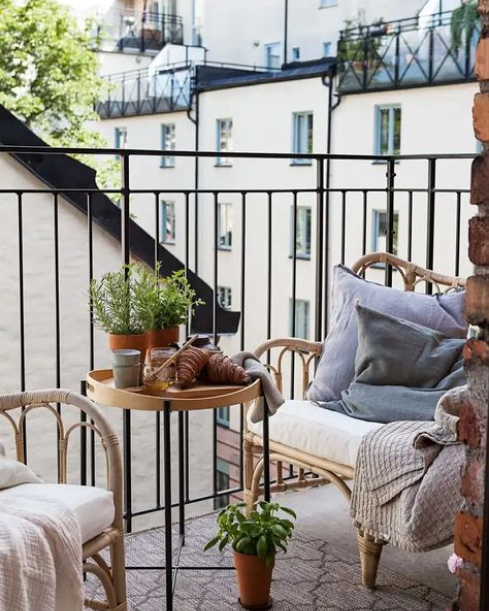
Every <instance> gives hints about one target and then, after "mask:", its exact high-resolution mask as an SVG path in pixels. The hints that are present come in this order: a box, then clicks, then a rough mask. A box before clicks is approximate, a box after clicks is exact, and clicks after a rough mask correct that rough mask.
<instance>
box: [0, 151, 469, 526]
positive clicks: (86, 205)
mask: <svg viewBox="0 0 489 611" xmlns="http://www.w3.org/2000/svg"><path fill="white" fill-rule="evenodd" d="M73 154H77V155H81V154H89V155H100V156H102V157H104V156H105V157H107V156H114V155H118V156H120V159H121V164H122V170H123V171H122V185H121V187H120V188H118V189H110V190H106V191H104V193H106V195H107V196H108V197H111V196H112V195H118V196H119V197H120V201H121V205H120V208H118V207H117V206H115V205H114V214H113V215H112V217H111V218H105V225H107V223H108V225H110V226H111V227H113V229H114V232H113V234H112V235H106V236H105V235H104V232H103V231H100V227H103V226H104V223H102V222H101V216H104V217H107V216H108V212H107V209H106V206H105V207H104V206H102V205H101V204H103V203H104V202H102V201H101V198H103V197H104V196H103V194H102V193H101V192H100V190H99V189H97V188H96V187H95V186H90V185H88V186H84V185H80V184H78V183H75V180H74V181H73V182H74V184H73V186H71V185H70V183H69V180H68V178H69V175H68V174H67V173H64V174H63V173H62V184H61V185H60V186H59V187H57V188H55V187H53V178H52V176H53V175H54V169H55V168H54V166H55V165H56V164H61V166H62V167H63V164H64V163H65V161H63V160H66V155H73ZM162 154H163V151H161V150H136V149H125V150H120V149H74V148H71V149H51V148H48V147H46V148H43V147H15V146H2V147H0V163H1V164H3V163H5V162H6V159H8V160H9V161H8V164H9V168H10V170H9V174H8V175H9V178H8V180H9V181H10V183H9V184H8V185H6V184H4V185H2V188H1V189H0V228H1V230H0V231H3V233H1V235H2V236H3V238H2V243H3V246H4V248H3V249H2V251H1V252H0V261H1V265H2V269H3V270H5V273H4V274H2V280H1V281H0V286H1V287H2V294H5V295H8V296H9V299H8V300H7V299H5V300H2V306H1V308H2V316H1V318H2V330H1V333H2V341H1V342H0V350H3V355H2V357H1V363H2V376H1V377H0V394H7V393H9V392H17V391H19V390H25V389H26V388H29V389H33V388H36V387H41V386H42V387H46V386H52V385H55V386H61V387H68V388H73V389H74V390H78V389H79V387H80V381H82V380H84V379H85V375H86V373H87V371H88V370H91V369H95V368H103V367H104V366H107V365H108V359H109V352H108V350H107V348H106V340H105V338H104V337H103V334H101V332H99V331H98V330H97V329H96V328H94V324H93V318H92V315H91V312H90V309H89V307H88V302H87V299H88V297H87V296H88V294H89V283H90V281H91V280H92V278H93V277H99V276H100V274H101V273H103V272H104V271H113V269H114V267H110V266H114V265H119V264H121V263H128V262H129V261H130V259H131V257H132V256H133V255H134V254H136V256H140V254H139V251H138V245H137V243H136V242H137V235H135V234H136V232H135V231H134V227H135V225H134V221H132V220H131V215H132V214H133V212H134V210H135V214H136V218H137V219H138V218H139V217H141V218H142V216H144V214H145V211H146V212H147V213H148V214H147V215H146V218H149V219H152V221H151V222H152V223H153V227H152V230H151V233H152V235H153V236H154V240H155V247H154V257H153V259H154V260H152V261H151V262H152V263H154V264H157V263H158V262H161V263H162V264H163V269H164V267H165V261H164V254H163V255H162V251H161V249H160V248H158V246H159V244H160V242H164V241H165V238H164V235H163V233H162V232H163V231H166V228H165V229H162V224H161V218H162V217H161V207H160V206H161V202H162V201H165V202H166V201H169V200H171V201H172V202H173V205H174V206H175V213H176V219H177V223H178V225H177V226H176V227H175V226H174V227H172V234H174V235H175V237H176V240H175V244H174V246H173V247H174V248H180V249H181V253H182V262H183V263H182V264H183V266H184V268H185V269H186V270H191V271H193V272H195V273H198V274H202V275H203V276H204V277H205V278H206V279H207V282H209V283H210V285H211V286H212V290H213V295H214V301H213V307H214V308H215V309H216V311H217V307H218V297H219V294H220V291H219V289H220V287H222V286H223V285H224V286H231V285H232V287H233V289H232V302H233V303H232V308H233V309H235V310H239V311H240V314H241V316H240V326H239V329H238V333H237V334H236V335H235V336H233V337H228V338H222V340H221V344H223V343H224V346H223V348H224V350H226V351H227V352H228V353H231V352H233V351H235V352H237V351H239V350H243V349H247V350H252V349H253V348H255V347H256V346H257V345H258V344H259V343H261V342H262V341H264V340H265V339H267V338H272V337H280V336H282V337H284V336H290V335H292V336H293V335H297V334H302V335H303V336H307V338H308V339H316V340H322V339H323V337H324V336H325V334H326V333H327V329H328V320H329V312H330V309H331V299H330V290H331V277H332V268H333V265H335V264H338V263H345V264H348V263H352V262H353V261H355V260H357V259H358V258H359V257H360V256H362V255H364V254H366V253H368V252H372V251H373V250H386V251H389V252H394V253H397V254H398V255H399V256H400V257H402V258H404V259H408V260H412V261H415V262H417V263H419V264H422V265H426V267H427V268H430V269H433V268H434V267H436V268H437V269H438V270H439V271H443V272H446V273H451V274H455V275H459V274H460V273H462V274H466V273H467V272H468V267H467V266H468V260H467V257H466V254H465V253H466V252H467V242H466V224H467V219H468V218H469V216H470V215H471V213H472V212H471V210H470V205H469V188H468V187H469V175H470V162H471V160H472V158H473V157H474V155H469V154H466V155H440V156H434V155H429V156H403V157H378V156H362V155H350V156H349V155H331V156H327V155H321V154H310V155H298V154H297V153H295V154H288V153H283V154H267V153H248V152H247V153H236V152H235V153H232V152H229V153H228V154H227V156H228V158H229V160H230V163H232V164H233V169H234V170H235V171H236V172H237V174H236V178H235V180H233V182H232V187H230V183H229V182H226V183H225V184H224V185H222V184H218V183H216V182H215V181H216V180H217V181H219V180H221V176H222V175H221V174H219V173H218V174H217V175H216V173H215V172H212V171H210V174H211V176H212V178H211V179H209V180H208V181H207V183H208V184H206V186H205V187H199V188H198V189H195V186H194V176H193V174H192V171H189V172H188V173H182V179H181V180H182V181H185V182H182V184H179V185H178V186H175V187H173V188H167V187H166V188H165V187H164V186H162V185H161V184H160V183H159V182H158V179H157V172H156V171H153V170H152V168H153V166H154V167H157V165H158V163H159V160H160V158H161V155H162ZM9 155H10V156H14V159H15V160H17V161H19V162H21V163H22V165H23V166H25V167H27V168H32V171H33V174H34V176H35V178H33V183H32V184H31V186H26V181H25V169H24V167H22V168H20V167H19V173H18V183H17V182H16V181H15V173H13V171H12V163H13V162H12V160H11V158H10V157H9ZM198 155H199V164H200V174H201V180H203V178H202V177H203V176H205V175H206V172H207V171H208V170H209V169H212V168H213V166H214V163H215V159H216V153H215V152H199V154H198ZM172 156H174V157H175V160H176V163H181V164H184V163H186V162H187V163H188V162H191V164H189V167H190V168H193V162H194V160H195V152H193V151H172ZM299 157H300V158H301V161H303V162H304V164H310V168H309V170H310V171H309V170H308V174H307V180H303V181H302V182H301V184H300V185H298V184H297V183H294V184H293V186H292V185H291V184H290V182H289V183H287V180H286V175H287V168H289V165H290V161H291V160H292V159H296V158H299ZM372 162H375V163H372ZM62 167H61V169H62ZM43 168H48V169H49V176H50V181H49V184H48V185H47V186H43V185H42V183H40V182H39V181H38V177H39V176H42V172H43ZM12 177H14V178H12ZM141 177H144V180H141ZM284 177H285V178H284ZM75 178H76V177H75ZM213 181H214V182H213ZM142 185H144V186H142ZM222 203H225V204H226V205H231V206H232V208H233V211H232V215H233V216H232V219H233V224H232V225H229V227H227V229H226V228H225V227H224V226H223V224H222V223H224V222H229V218H228V219H227V220H223V219H222V218H221V217H220V205H221V204H222ZM39 204H41V205H39ZM305 208H306V209H307V210H308V211H309V212H308V213H307V214H305V215H304V214H299V211H301V210H304V209H305ZM76 218H79V219H80V220H79V222H78V223H75V224H74V220H76ZM304 219H306V220H304ZM116 224H119V225H118V228H117V227H116ZM131 227H132V228H133V229H131ZM116 229H118V235H119V236H120V240H119V243H117V242H116V241H114V235H117V231H116ZM224 230H225V231H226V234H225V235H224V234H223V233H222V232H223V231H224ZM223 235H224V237H225V238H226V239H227V240H228V242H226V246H228V247H227V248H226V249H225V250H223V249H222V239H223ZM231 240H232V241H231ZM163 245H164V246H166V244H163ZM167 248H172V246H168V247H167ZM111 249H112V250H111ZM111 252H113V257H112V259H111V258H110V256H109V255H110V253H111ZM230 262H231V263H232V266H231V267H229V265H230ZM372 273H373V274H374V278H373V279H374V280H376V281H379V282H385V283H386V284H387V285H389V286H391V285H396V283H399V278H397V277H396V271H395V270H393V269H391V268H390V267H388V268H387V269H376V270H373V272H372ZM36 287H37V288H36ZM430 287H431V285H429V287H427V288H426V290H427V291H428V292H429V291H430ZM419 288H420V290H421V286H420V287H419ZM306 302H307V304H308V307H307V308H305V307H304V304H305V303H306ZM225 307H227V306H225ZM216 319H217V316H216V315H215V316H214V328H213V329H209V331H210V332H212V331H213V333H214V335H215V336H217V335H218V333H217V328H216V326H215V322H216ZM186 330H187V331H188V330H189V327H188V326H187V329H186ZM215 339H217V337H215ZM293 363H294V361H293V360H291V364H290V367H289V378H288V381H286V379H285V377H284V384H285V386H284V387H285V389H286V391H287V393H288V395H289V396H291V397H294V396H295V397H299V396H300V392H301V391H300V382H301V381H300V376H299V375H295V376H294V371H295V369H294V364H293ZM110 411H111V410H109V412H110ZM109 412H108V413H109ZM111 418H113V419H114V420H113V421H114V422H115V421H116V419H117V418H119V419H120V421H118V422H117V423H118V427H119V431H120V435H121V439H122V443H123V448H124V477H125V491H126V492H125V519H126V525H127V529H128V530H129V531H130V530H131V529H133V528H137V527H138V525H140V524H142V525H144V526H145V525H147V524H148V523H147V522H145V521H144V520H148V519H149V517H150V516H151V515H152V514H158V513H160V512H162V510H163V507H162V486H163V482H162V470H161V459H162V439H161V434H160V433H161V430H160V429H161V425H162V422H161V416H160V413H157V414H147V413H134V414H132V413H131V412H130V411H129V410H124V414H123V415H122V414H120V411H119V410H115V411H113V412H112V413H111ZM236 423H237V426H236V427H235V428H236V430H235V433H233V434H234V440H235V448H234V449H233V453H234V455H235V456H236V464H233V465H232V466H233V469H234V472H235V474H236V475H235V476H234V477H231V478H230V479H229V482H228V485H227V486H224V487H223V485H222V484H220V483H219V482H220V480H219V478H218V477H217V463H218V458H219V457H220V454H219V452H220V449H219V439H220V434H219V431H220V426H219V420H218V415H217V414H216V413H214V415H213V416H210V417H209V419H207V420H205V419H204V420H203V419H202V416H201V415H199V414H198V413H196V414H190V415H189V414H188V413H186V414H185V420H184V422H180V419H179V422H178V423H176V424H178V427H179V429H178V434H179V439H180V443H181V444H183V451H182V453H181V454H179V453H176V454H175V457H174V460H175V465H177V464H178V461H179V460H180V459H181V458H182V457H183V465H180V467H179V468H181V469H183V470H184V477H183V478H182V479H181V480H180V484H177V487H178V485H181V486H183V496H184V499H185V503H186V505H188V506H193V507H196V506H200V507H201V508H202V503H204V510H206V509H208V508H209V503H214V502H215V503H219V502H221V501H225V500H226V499H228V498H229V497H230V495H231V496H232V495H238V494H240V492H241V491H242V489H243V470H242V463H241V461H242V452H241V449H242V446H241V443H242V437H241V434H242V429H241V428H240V427H241V426H242V418H237V419H236ZM180 426H183V429H180ZM43 430H45V429H43ZM45 433H46V431H45ZM46 434H47V433H46ZM54 434H55V433H54ZM176 434H177V430H176V429H175V435H176ZM27 441H28V450H27V451H28V454H29V455H30V453H31V452H32V453H33V454H35V452H36V451H37V452H39V451H40V450H41V451H42V446H43V444H44V443H45V441H44V436H43V435H42V436H39V435H36V430H35V424H33V425H30V424H29V425H28V427H27ZM229 443H230V441H229V437H228V438H227V439H226V447H227V448H228V449H229ZM95 448H96V444H95V442H94V438H93V434H92V435H90V434H88V435H85V433H83V434H82V436H81V438H80V458H79V461H80V462H79V466H80V469H81V471H80V472H81V482H82V483H92V484H96V483H97V478H98V467H97V465H99V464H101V463H99V461H101V460H102V457H101V456H99V455H98V454H96V450H95ZM179 452H180V450H179ZM141 461H143V462H141ZM174 472H175V473H176V468H175V471H174ZM206 503H207V505H206ZM199 504H200V505H199ZM141 520H143V522H141ZM138 521H139V522H138Z"/></svg>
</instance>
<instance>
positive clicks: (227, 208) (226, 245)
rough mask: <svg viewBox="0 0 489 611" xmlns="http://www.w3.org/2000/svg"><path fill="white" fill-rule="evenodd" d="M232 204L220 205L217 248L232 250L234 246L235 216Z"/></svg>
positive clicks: (218, 209) (218, 210)
mask: <svg viewBox="0 0 489 611" xmlns="http://www.w3.org/2000/svg"><path fill="white" fill-rule="evenodd" d="M232 212H233V209H232V206H231V204H218V208H217V214H218V218H217V247H218V248H219V249H220V250H231V246H232V245H233V216H232Z"/></svg>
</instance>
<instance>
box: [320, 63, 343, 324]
mask: <svg viewBox="0 0 489 611" xmlns="http://www.w3.org/2000/svg"><path fill="white" fill-rule="evenodd" d="M335 76H336V66H331V68H330V71H329V72H328V74H326V75H324V76H323V77H322V83H323V85H324V86H325V87H327V88H328V133H327V137H326V154H327V155H331V152H332V148H333V111H334V110H336V108H338V106H339V105H340V103H341V96H340V95H339V94H338V93H334V92H333V87H334V83H335ZM334 97H336V102H333V99H334ZM330 187H331V159H330V158H329V157H328V158H327V159H326V177H325V181H324V189H325V197H324V236H325V239H324V298H323V304H324V306H323V311H324V312H326V315H325V319H324V333H323V335H324V336H326V335H327V333H328V303H329V240H328V235H329V222H330V214H329V208H330V206H329V202H330V193H329V189H330Z"/></svg>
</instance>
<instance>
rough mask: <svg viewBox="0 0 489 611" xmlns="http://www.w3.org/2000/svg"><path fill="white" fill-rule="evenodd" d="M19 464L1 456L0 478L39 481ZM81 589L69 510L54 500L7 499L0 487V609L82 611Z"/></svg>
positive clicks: (77, 539) (77, 537)
mask: <svg viewBox="0 0 489 611" xmlns="http://www.w3.org/2000/svg"><path fill="white" fill-rule="evenodd" d="M19 465H20V463H17V462H16V461H12V460H8V459H6V458H4V457H2V456H0V481H1V480H2V478H3V480H4V481H8V482H9V487H10V486H12V485H19V484H23V483H27V482H32V481H36V480H37V481H39V480H38V478H36V476H35V475H34V474H33V473H32V472H31V471H30V470H29V469H27V467H23V465H21V467H22V468H19ZM40 485H42V484H40ZM4 496H5V497H6V498H3V497H4ZM83 594H84V588H83V578H82V544H81V532H80V525H79V523H78V520H77V518H76V516H75V514H74V512H73V511H72V510H71V509H70V508H69V507H67V506H66V505H64V504H63V503H60V502H59V501H53V500H46V501H39V500H38V499H36V500H35V501H30V500H29V499H28V498H26V499H19V498H18V497H17V498H15V499H14V498H8V496H7V495H2V491H1V490H0V611H82V609H83Z"/></svg>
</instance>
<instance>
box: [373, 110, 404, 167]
mask: <svg viewBox="0 0 489 611" xmlns="http://www.w3.org/2000/svg"><path fill="white" fill-rule="evenodd" d="M376 122H377V125H376V143H375V149H376V151H375V152H376V154H377V155H399V153H400V152H401V108H400V106H377V119H376Z"/></svg>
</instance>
